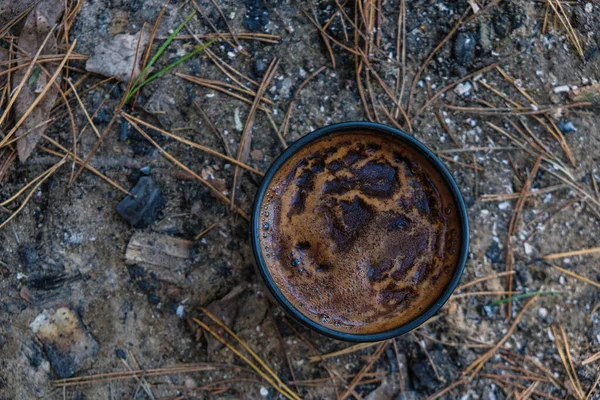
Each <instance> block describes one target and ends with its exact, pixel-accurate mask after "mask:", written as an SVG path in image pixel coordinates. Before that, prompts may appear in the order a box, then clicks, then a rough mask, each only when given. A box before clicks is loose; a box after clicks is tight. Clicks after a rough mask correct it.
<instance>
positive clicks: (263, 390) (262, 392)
mask: <svg viewBox="0 0 600 400" xmlns="http://www.w3.org/2000/svg"><path fill="white" fill-rule="evenodd" d="M260 395H261V396H262V397H267V396H268V395H269V389H267V388H266V387H264V386H262V387H261V388H260Z"/></svg>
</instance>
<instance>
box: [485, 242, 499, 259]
mask: <svg viewBox="0 0 600 400" xmlns="http://www.w3.org/2000/svg"><path fill="white" fill-rule="evenodd" d="M502 254H503V250H502V249H501V248H500V243H499V242H498V241H497V240H492V243H490V245H489V246H488V248H487V250H486V251H485V256H486V257H487V258H489V259H490V261H491V262H493V263H499V262H501V261H502Z"/></svg>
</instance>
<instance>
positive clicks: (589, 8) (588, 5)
mask: <svg viewBox="0 0 600 400" xmlns="http://www.w3.org/2000/svg"><path fill="white" fill-rule="evenodd" d="M592 11H594V5H593V4H592V3H585V12H586V13H588V14H590V13H591V12H592Z"/></svg>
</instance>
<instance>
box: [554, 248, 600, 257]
mask: <svg viewBox="0 0 600 400" xmlns="http://www.w3.org/2000/svg"><path fill="white" fill-rule="evenodd" d="M594 253H600V247H594V248H591V249H582V250H575V251H567V252H564V253H554V254H548V255H546V256H544V257H542V259H543V260H554V259H556V258H565V257H573V256H582V255H587V254H594Z"/></svg>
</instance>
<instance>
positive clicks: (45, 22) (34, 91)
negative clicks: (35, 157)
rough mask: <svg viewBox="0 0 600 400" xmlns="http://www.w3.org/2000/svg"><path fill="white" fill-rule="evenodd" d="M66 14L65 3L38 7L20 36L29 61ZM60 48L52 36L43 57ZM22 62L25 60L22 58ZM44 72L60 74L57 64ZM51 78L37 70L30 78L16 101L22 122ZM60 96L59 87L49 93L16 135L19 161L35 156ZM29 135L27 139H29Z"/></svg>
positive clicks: (19, 75) (18, 79)
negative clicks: (64, 12) (44, 122)
mask: <svg viewBox="0 0 600 400" xmlns="http://www.w3.org/2000/svg"><path fill="white" fill-rule="evenodd" d="M63 11H64V2H63V1H62V0H47V1H43V2H40V3H38V4H37V5H36V6H35V7H34V8H33V10H32V11H31V12H30V13H29V15H28V16H27V18H26V19H25V23H24V24H23V28H22V29H21V34H20V36H19V40H18V45H19V47H20V48H21V49H23V50H24V51H25V52H27V54H28V56H29V57H33V56H34V55H35V54H36V53H37V51H38V49H39V48H40V46H41V45H42V43H43V42H44V39H45V38H46V37H47V36H48V34H49V33H50V31H51V30H52V29H53V28H54V26H55V25H56V23H57V22H58V19H59V18H60V16H61V15H62V13H63ZM56 53H57V44H56V38H55V37H54V36H51V37H50V39H49V40H48V42H47V43H46V46H45V47H44V49H43V50H42V54H56ZM21 58H22V56H21ZM26 62H27V61H22V62H21V61H20V62H19V64H24V63H26ZM44 68H45V69H46V70H47V71H48V73H49V74H51V75H52V74H54V73H55V72H56V68H57V67H56V64H52V63H47V64H44ZM25 73H26V68H21V69H19V70H18V71H16V72H15V77H14V79H13V82H12V83H13V89H14V88H16V87H17V86H19V84H20V83H21V80H22V79H23V77H24V76H25ZM48 79H49V77H48V76H47V75H46V74H45V73H44V72H43V71H42V70H41V68H40V67H38V66H36V67H35V68H34V70H33V72H32V73H31V75H30V76H29V78H28V81H27V82H26V84H25V85H24V86H23V89H22V90H21V92H20V93H19V97H18V98H17V99H16V101H15V108H14V109H15V113H16V117H17V118H16V119H17V120H19V119H20V118H21V117H22V116H23V115H25V114H26V113H27V112H28V110H29V108H30V106H31V104H32V103H33V102H34V101H35V100H36V98H37V96H38V93H39V92H40V91H41V88H43V87H44V86H45V85H46V84H47V82H48ZM55 82H56V84H59V83H60V77H58V78H57V79H56V81H55ZM57 96H58V90H57V88H56V86H53V87H51V88H50V90H48V91H47V92H46V94H45V96H44V98H43V99H42V101H40V103H39V104H38V105H37V106H36V107H35V108H34V109H33V110H31V113H30V114H29V116H28V117H27V119H26V120H25V121H24V122H23V124H22V125H21V126H20V127H19V129H18V130H17V132H16V136H17V137H21V139H20V140H19V141H18V142H17V153H18V155H19V160H20V161H21V162H25V161H26V160H27V158H28V157H29V156H30V155H31V152H32V151H33V149H34V148H35V145H36V143H37V142H38V141H39V140H40V138H41V137H42V135H43V134H44V131H45V130H46V128H47V125H42V126H39V125H40V122H42V121H45V120H47V119H48V117H49V114H50V110H51V108H52V106H53V105H54V102H55V101H56V98H57ZM25 135H26V136H25Z"/></svg>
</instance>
